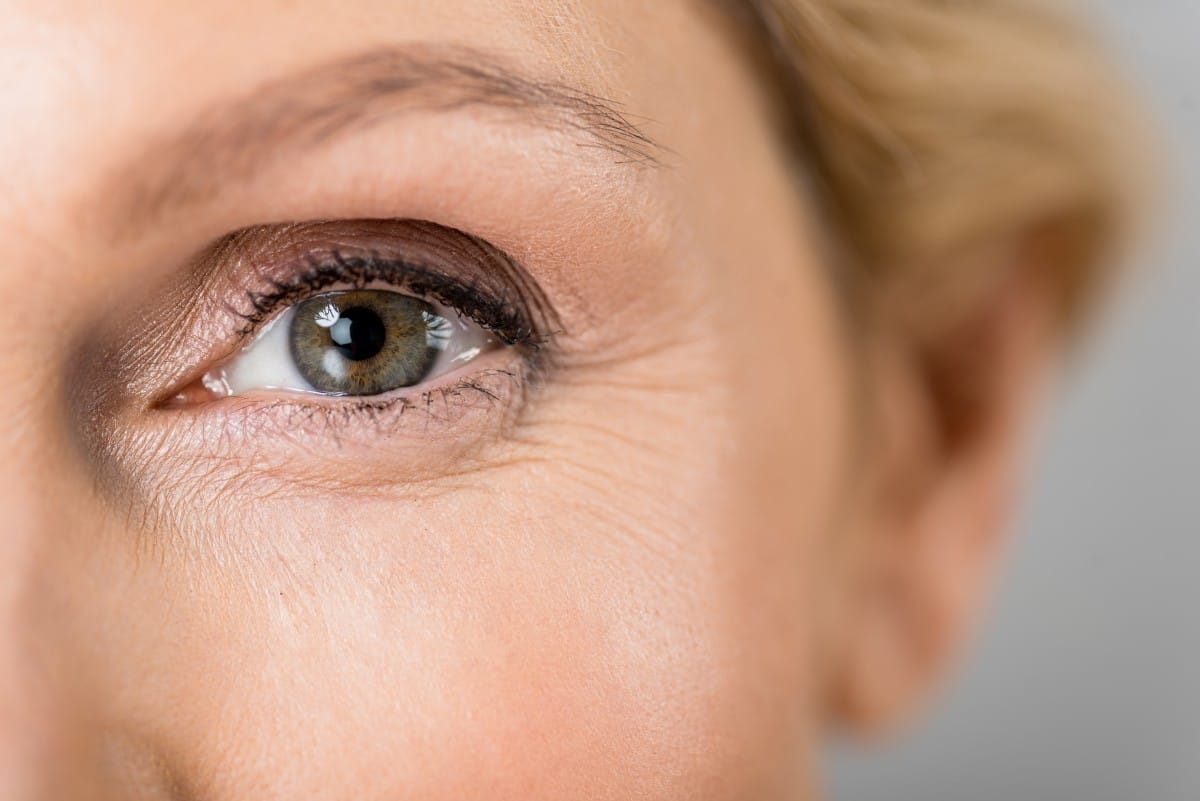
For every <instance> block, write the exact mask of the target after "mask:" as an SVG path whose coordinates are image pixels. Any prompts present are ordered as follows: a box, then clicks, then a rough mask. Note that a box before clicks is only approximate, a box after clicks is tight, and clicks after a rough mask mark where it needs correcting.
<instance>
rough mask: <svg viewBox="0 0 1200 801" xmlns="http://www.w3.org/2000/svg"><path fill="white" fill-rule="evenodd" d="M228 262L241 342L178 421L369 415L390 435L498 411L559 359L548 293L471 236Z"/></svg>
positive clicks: (277, 243)
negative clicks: (408, 418)
mask: <svg viewBox="0 0 1200 801" xmlns="http://www.w3.org/2000/svg"><path fill="white" fill-rule="evenodd" d="M215 252H216V254H217V255H216V256H215V257H214V258H215V260H216V261H217V262H218V263H217V264H215V265H214V266H212V267H211V270H212V271H213V272H216V273H219V272H221V271H222V270H224V269H226V268H227V267H228V266H229V265H232V268H231V271H232V273H233V275H232V276H227V277H226V278H225V280H224V281H216V282H214V283H215V284H217V285H218V286H217V287H216V288H215V289H214V292H215V294H216V295H217V296H220V295H221V294H222V293H224V294H226V295H228V294H231V293H232V294H233V295H235V296H237V295H240V296H241V297H240V299H238V300H236V301H233V302H229V301H227V302H225V303H224V304H223V307H224V308H225V309H226V310H227V313H226V314H225V315H223V317H222V318H221V320H223V323H222V324H224V325H225V326H227V327H236V328H237V332H236V334H237V336H236V337H235V340H234V342H233V343H232V346H231V347H229V348H228V350H227V351H226V352H225V353H224V354H216V355H214V356H212V357H211V358H210V359H209V360H208V363H207V364H204V365H203V369H202V372H201V371H197V373H199V374H198V375H197V373H193V374H192V376H191V377H190V378H189V379H188V380H187V381H185V382H184V384H183V386H182V387H180V388H179V389H177V390H174V391H172V392H171V393H169V396H168V397H167V398H166V399H165V400H164V402H163V403H162V404H161V406H162V407H163V408H164V409H166V410H171V411H178V410H179V409H180V408H183V409H185V410H189V411H192V412H203V411H204V410H205V409H206V408H207V407H212V408H214V409H225V410H226V411H227V412H228V413H230V414H237V415H239V416H240V418H241V419H242V420H243V421H245V419H246V418H247V417H249V416H252V415H255V414H260V413H261V414H262V415H271V414H275V415H277V416H278V415H279V414H280V410H281V409H283V410H285V411H286V414H287V420H288V422H289V424H290V423H291V421H294V420H295V412H296V411H297V410H302V411H303V410H307V411H308V412H309V413H310V414H311V415H324V416H325V418H326V419H327V421H335V422H336V423H337V424H338V425H339V426H341V427H343V428H344V427H348V426H352V425H354V424H355V421H354V417H355V415H356V414H357V413H358V412H366V413H368V414H369V416H370V418H371V421H372V422H373V423H376V424H378V423H379V422H380V421H381V415H382V414H383V412H385V411H386V410H388V409H390V408H392V407H396V408H397V409H398V411H400V412H403V411H404V410H405V409H408V408H413V407H419V408H421V409H422V410H430V409H432V408H433V406H434V404H433V400H434V399H436V400H437V406H438V407H439V408H441V409H445V408H446V407H448V406H449V404H451V403H452V402H455V401H457V400H463V399H465V398H467V397H468V396H470V395H471V394H472V393H474V394H476V395H479V396H482V397H484V398H485V399H487V400H488V402H489V406H495V405H496V401H497V399H498V398H500V397H501V395H502V394H504V393H502V392H501V389H511V388H512V387H513V386H514V385H517V384H520V383H521V382H524V381H526V380H527V379H528V378H529V377H530V375H531V374H534V373H536V374H538V375H541V373H542V372H543V371H544V368H545V366H546V362H547V360H548V357H549V354H548V350H549V348H548V344H549V341H550V339H551V337H552V335H553V334H554V333H555V330H556V328H555V325H554V324H553V322H552V321H553V320H555V316H554V314H553V311H552V309H550V307H549V304H548V302H547V301H546V299H545V296H544V295H543V294H542V293H541V292H540V290H539V289H538V287H537V285H536V283H535V282H533V280H532V278H531V277H529V276H528V274H527V273H526V272H525V271H524V270H523V269H522V268H521V267H520V266H519V265H517V264H516V263H515V262H514V261H513V260H512V259H510V258H509V257H507V256H506V255H505V254H503V253H501V252H500V251H499V250H497V249H495V248H493V247H491V246H490V245H488V243H486V242H484V241H482V240H479V239H476V238H474V237H471V236H470V235H468V234H465V233H463V232H460V231H456V230H453V229H448V228H444V227H441V226H437V225H435V224H433V223H424V222H416V221H382V220H380V221H357V222H353V223H339V222H321V223H310V224H301V225H291V226H282V227H277V228H275V229H272V228H271V227H265V228H263V229H257V230H249V231H244V232H238V233H236V234H234V235H231V236H230V237H228V238H227V240H226V241H224V242H223V243H222V244H221V246H220V247H218V248H216V250H215ZM212 327H213V326H211V325H210V326H208V328H209V329H210V330H211V329H212ZM489 381H490V382H491V384H492V385H495V384H496V382H500V383H502V384H503V385H504V387H496V386H490V385H489ZM509 394H513V393H509ZM515 394H520V393H515ZM222 401H225V403H224V404H222V403H221V402H222ZM230 403H233V404H234V405H232V406H231V405H230Z"/></svg>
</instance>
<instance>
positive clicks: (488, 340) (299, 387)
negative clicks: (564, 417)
mask: <svg viewBox="0 0 1200 801" xmlns="http://www.w3.org/2000/svg"><path fill="white" fill-rule="evenodd" d="M500 346H501V345H500V343H499V342H498V341H497V340H496V339H495V338H494V337H492V336H491V335H490V334H489V333H488V332H487V331H485V330H484V329H483V328H482V327H480V326H479V325H478V324H476V323H473V322H470V321H468V320H464V319H463V318H462V317H460V316H459V315H458V314H456V313H455V312H454V311H452V310H450V309H447V308H445V307H443V306H440V305H438V304H436V303H432V302H430V301H426V300H422V299H421V298H416V297H413V296H411V295H405V294H401V293H399V292H391V291H388V290H382V289H365V290H353V291H345V292H327V293H323V294H320V295H315V296H313V297H311V298H308V299H307V300H304V301H301V302H300V303H297V304H295V305H294V306H292V307H290V308H289V309H287V310H286V311H285V312H283V314H281V315H279V316H278V317H276V318H275V319H274V320H272V321H271V322H269V323H268V324H267V325H266V326H264V327H263V330H262V331H261V332H260V334H259V335H258V336H257V337H256V338H255V340H254V341H253V342H251V343H250V344H249V345H248V346H246V347H245V348H244V349H243V350H242V351H241V352H240V353H238V354H237V355H236V356H235V357H234V358H233V359H232V360H231V361H229V362H227V363H226V364H225V365H223V366H222V367H221V368H219V369H218V370H214V371H213V372H211V373H209V374H208V375H207V376H205V378H204V384H205V386H206V387H208V388H209V389H210V390H219V391H220V393H221V394H224V395H240V394H244V393H246V392H250V391H252V390H293V391H300V392H315V393H320V394H324V395H353V396H365V395H379V394H382V393H385V392H389V391H391V390H394V389H401V388H404V387H411V386H416V385H418V384H421V383H423V382H425V381H428V380H431V379H433V378H436V377H437V376H439V375H442V374H445V373H447V372H449V371H451V370H453V369H455V368H456V367H458V366H460V365H463V364H466V363H467V362H470V361H471V360H473V359H475V358H476V357H478V356H479V355H480V354H482V353H484V352H485V351H487V350H490V349H492V348H494V347H500Z"/></svg>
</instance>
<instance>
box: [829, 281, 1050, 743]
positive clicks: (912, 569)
mask: <svg viewBox="0 0 1200 801" xmlns="http://www.w3.org/2000/svg"><path fill="white" fill-rule="evenodd" d="M1051 319H1052V314H1051V304H1050V303H1049V300H1048V294H1047V293H1045V292H1043V291H1041V288H1040V287H1039V285H1038V283H1037V282H1036V281H1034V280H1026V279H1024V278H1022V279H1021V280H1013V281H1012V282H1011V283H1008V284H1006V285H1005V286H1004V288H1003V291H1000V292H996V293H994V294H991V295H989V297H988V298H987V300H986V303H984V304H983V306H982V307H981V308H979V309H978V310H977V313H975V314H972V315H971V316H970V318H969V319H968V320H967V321H966V322H965V323H964V324H963V325H962V326H961V327H959V328H957V330H955V331H948V332H944V336H945V337H946V339H944V340H942V341H940V342H938V343H935V345H936V346H937V347H933V348H929V347H925V348H920V349H914V348H912V347H910V346H909V345H910V342H911V341H906V340H905V339H904V338H902V337H896V338H892V339H890V340H889V341H888V342H887V343H884V344H883V345H881V347H880V349H879V351H878V352H877V355H876V368H875V370H874V379H873V384H872V386H874V387H875V396H874V403H873V406H872V408H873V410H874V415H875V416H874V426H873V428H872V430H873V431H875V432H876V436H875V437H874V438H873V441H872V442H870V443H868V444H867V445H866V447H865V449H864V450H865V456H864V459H865V461H866V462H867V463H868V465H867V466H868V467H869V470H868V474H869V475H870V476H871V482H870V487H869V489H868V490H866V491H865V492H864V493H863V494H861V495H860V501H859V503H860V509H859V512H858V514H857V516H856V518H855V523H854V526H853V530H852V531H850V532H848V533H847V536H849V537H850V540H851V544H850V545H849V546H847V547H848V550H847V551H846V554H847V556H845V557H844V558H843V559H842V560H841V563H842V564H843V566H844V569H845V574H844V575H843V576H841V577H840V579H839V582H840V584H839V591H838V595H839V597H838V600H837V601H836V602H835V603H836V606H837V612H836V614H835V618H836V620H837V623H836V629H837V630H836V632H835V633H834V634H833V637H834V639H835V640H836V641H837V643H838V645H837V647H836V649H835V653H836V654H837V656H836V658H835V659H836V666H835V668H834V673H833V674H832V675H831V693H830V702H831V712H832V716H833V718H834V719H835V720H836V721H837V722H838V723H839V724H841V725H843V726H845V727H848V728H849V729H851V730H852V731H859V732H865V733H877V732H881V731H886V730H888V729H890V728H891V727H893V726H894V725H896V724H898V723H900V722H902V721H903V720H904V719H906V718H907V717H908V713H909V712H910V710H911V709H912V708H913V707H914V706H915V705H917V704H918V703H919V702H920V701H921V700H922V699H923V698H924V697H925V696H926V695H927V694H928V693H929V692H930V690H931V689H932V687H933V686H934V684H935V683H936V680H937V679H938V678H939V677H940V676H941V675H942V674H943V673H944V672H945V670H946V669H947V667H948V666H949V665H950V664H952V662H953V658H954V656H955V655H956V654H957V652H958V651H959V649H960V646H961V644H962V642H963V640H964V639H965V637H966V636H967V634H968V632H969V630H970V628H971V626H970V623H971V621H972V620H973V618H974V617H975V612H976V610H977V607H978V605H979V602H980V600H981V598H982V596H983V595H984V591H985V590H986V588H987V586H988V584H989V576H990V575H991V573H992V570H993V568H994V565H995V562H996V555H997V552H998V550H999V546H1000V544H1001V541H1002V536H1001V535H1002V533H1003V531H1004V529H1005V527H1006V524H1007V522H1008V516H1009V514H1010V512H1011V510H1012V507H1013V505H1014V495H1015V492H1014V487H1015V485H1016V482H1017V478H1018V474H1019V467H1020V465H1021V463H1022V461H1023V459H1022V458H1021V457H1022V453H1023V446H1024V444H1025V443H1026V441H1027V440H1028V438H1029V434H1030V429H1031V428H1032V426H1033V422H1034V417H1035V414H1034V412H1035V410H1036V409H1037V407H1038V403H1037V401H1038V400H1039V399H1040V398H1041V396H1042V388H1043V385H1044V382H1045V377H1046V375H1047V373H1048V370H1047V367H1048V366H1049V364H1050V362H1051V359H1050V356H1051V355H1052V353H1053V347H1052V343H1053V340H1054V337H1053V334H1052V326H1051V325H1050V321H1051ZM896 343H903V345H897V344H896ZM939 359H940V360H943V361H941V362H939V363H935V361H936V360H939ZM957 402H961V403H963V404H965V405H964V406H955V405H954V404H955V403H957Z"/></svg>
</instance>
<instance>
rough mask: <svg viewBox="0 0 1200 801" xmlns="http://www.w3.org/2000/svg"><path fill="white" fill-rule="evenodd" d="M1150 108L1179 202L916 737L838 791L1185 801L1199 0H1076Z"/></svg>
mask: <svg viewBox="0 0 1200 801" xmlns="http://www.w3.org/2000/svg"><path fill="white" fill-rule="evenodd" d="M1089 5H1090V6H1092V7H1094V9H1095V11H1096V13H1097V14H1098V15H1099V18H1100V20H1101V22H1102V23H1103V24H1104V26H1105V28H1106V30H1107V31H1108V33H1109V38H1110V39H1111V40H1112V41H1113V43H1114V45H1115V46H1116V47H1117V49H1118V51H1119V52H1120V53H1121V54H1122V55H1123V56H1124V60H1125V61H1126V63H1127V64H1128V65H1129V67H1130V68H1131V70H1132V72H1133V74H1134V75H1135V77H1136V78H1137V79H1138V80H1139V81H1140V83H1141V84H1142V85H1143V86H1144V87H1145V89H1146V91H1147V92H1148V93H1149V95H1150V96H1151V98H1152V99H1153V101H1154V102H1155V103H1156V104H1157V107H1158V110H1159V113H1160V115H1161V116H1162V117H1163V118H1164V120H1165V124H1166V127H1167V128H1168V134H1169V136H1170V138H1171V140H1172V141H1171V144H1172V146H1173V147H1174V151H1175V152H1174V168H1173V170H1172V173H1173V180H1174V182H1175V191H1174V193H1173V199H1174V209H1173V210H1172V213H1171V215H1170V218H1169V219H1168V221H1167V222H1166V225H1165V228H1166V236H1165V246H1163V247H1161V248H1160V250H1159V251H1158V253H1157V255H1156V257H1155V258H1154V262H1155V265H1154V267H1155V271H1154V272H1152V274H1151V275H1149V276H1148V277H1147V278H1145V279H1143V280H1142V281H1141V282H1140V283H1139V284H1138V286H1136V287H1134V291H1133V293H1132V295H1131V296H1130V297H1129V298H1128V300H1127V302H1125V303H1124V304H1123V305H1122V307H1121V308H1119V309H1118V310H1117V313H1116V315H1115V316H1114V319H1112V320H1111V324H1110V325H1109V326H1108V328H1107V329H1106V330H1105V331H1103V332H1102V335H1101V336H1100V338H1099V339H1098V340H1097V341H1096V342H1095V343H1094V345H1093V347H1092V348H1091V349H1090V351H1089V353H1088V354H1087V359H1086V360H1085V361H1084V362H1083V363H1082V364H1080V365H1079V366H1078V367H1077V368H1076V370H1075V371H1074V374H1073V376H1072V377H1071V379H1070V380H1069V381H1068V383H1067V385H1066V386H1065V387H1064V389H1063V392H1062V396H1061V398H1060V402H1059V403H1058V405H1057V408H1056V409H1055V412H1054V414H1053V415H1052V417H1051V419H1050V420H1049V430H1048V432H1047V438H1046V440H1045V442H1044V444H1043V446H1042V448H1041V453H1040V457H1039V458H1038V460H1037V464H1036V469H1035V473H1034V476H1033V482H1032V484H1031V494H1030V496H1029V497H1028V499H1027V502H1026V506H1025V509H1024V512H1023V514H1022V518H1021V524H1020V525H1019V527H1018V532H1017V539H1016V541H1015V543H1014V547H1013V548H1012V550H1011V551H1010V555H1009V562H1008V564H1007V566H1006V574H1005V575H1004V576H1003V581H1002V583H1001V585H1000V594H999V598H998V599H997V602H996V605H995V607H994V608H993V610H992V612H991V614H990V616H989V618H988V619H987V620H986V621H985V625H984V630H983V633H982V638H981V640H980V641H979V642H977V644H976V650H975V653H974V655H973V657H972V658H971V659H970V661H969V663H968V664H967V665H966V666H965V669H964V670H963V671H962V673H961V674H960V675H959V677H958V680H957V682H956V683H955V685H954V686H953V687H951V688H950V689H949V691H948V693H947V694H946V695H945V696H944V697H943V698H942V699H941V702H940V704H939V705H938V706H937V707H936V708H935V709H934V710H933V714H932V717H931V719H930V720H928V721H927V722H926V724H925V726H924V728H922V729H921V730H919V731H917V732H916V733H914V734H912V735H910V736H909V737H908V738H906V739H904V740H902V741H901V742H900V743H899V744H898V745H895V746H892V747H891V748H890V749H889V750H886V751H883V752H864V751H854V752H851V751H850V750H848V749H843V750H841V751H839V752H838V753H837V754H835V758H834V760H833V775H832V777H830V778H831V780H832V781H831V785H832V786H831V788H830V789H831V793H830V794H831V795H832V796H833V798H835V799H837V800H838V801H884V800H885V799H886V801H1027V800H1029V801H1034V800H1036V801H1043V800H1044V801H1200V514H1198V513H1197V500H1198V498H1200V421H1198V419H1197V418H1198V417H1200V258H1198V257H1200V219H1198V218H1197V216H1196V214H1195V210H1196V209H1197V207H1198V206H1200V0H1091V2H1090V3H1089Z"/></svg>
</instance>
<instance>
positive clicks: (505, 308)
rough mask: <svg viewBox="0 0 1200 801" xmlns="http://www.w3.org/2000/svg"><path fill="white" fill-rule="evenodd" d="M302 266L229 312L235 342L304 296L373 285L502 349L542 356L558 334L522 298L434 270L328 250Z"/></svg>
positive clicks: (252, 292) (253, 331) (251, 295)
mask: <svg viewBox="0 0 1200 801" xmlns="http://www.w3.org/2000/svg"><path fill="white" fill-rule="evenodd" d="M305 264H306V269H305V271H304V272H301V273H299V274H298V275H296V276H295V277H294V278H292V279H289V280H287V281H279V280H271V281H270V282H269V283H270V286H271V288H270V290H269V291H266V292H255V291H248V292H247V293H246V299H247V302H248V303H249V307H250V308H249V311H245V310H242V311H239V310H234V313H235V314H237V315H238V316H239V317H241V318H242V319H243V320H244V322H245V325H244V327H243V329H242V331H241V332H240V333H239V339H240V340H242V341H244V340H246V339H248V338H250V337H251V336H253V335H254V334H255V333H256V332H257V331H258V330H259V329H260V328H261V327H262V326H263V324H264V323H266V322H267V321H268V320H270V319H271V318H272V317H274V316H275V314H276V313H277V312H279V311H281V310H283V309H286V308H287V307H288V306H290V305H292V304H294V303H297V302H299V301H301V300H303V299H305V298H306V297H309V296H311V295H315V294H317V293H319V292H322V291H324V290H327V289H330V288H331V287H336V286H349V287H353V288H355V289H365V288H367V287H368V286H370V285H372V284H376V283H380V284H386V285H388V286H389V287H392V288H394V289H397V290H400V291H403V292H408V293H410V294H412V295H415V296H417V297H422V298H426V299H431V300H435V301H437V302H439V303H441V304H443V305H445V306H447V307H449V308H451V309H453V310H454V311H456V312H458V313H459V314H461V315H463V316H464V317H468V318H470V319H471V320H473V321H474V322H475V323H476V324H478V325H479V326H480V327H481V328H483V329H485V330H487V331H488V332H490V333H492V334H494V335H495V336H496V337H497V338H499V339H500V341H501V342H503V343H504V344H505V345H509V346H511V347H514V348H517V349H518V350H520V351H522V352H524V353H526V354H528V355H535V354H538V353H541V352H542V350H543V348H544V346H545V345H547V344H548V343H549V342H550V340H551V339H552V338H553V336H554V335H555V334H556V333H557V332H553V331H552V332H545V333H543V332H540V331H538V330H537V327H536V326H535V324H534V323H533V322H532V321H531V320H530V319H529V314H528V313H527V312H526V311H525V307H526V306H528V305H529V303H530V301H529V299H527V298H523V297H518V298H516V299H504V298H498V297H496V296H495V294H494V293H492V292H490V291H488V290H484V289H482V288H481V287H480V286H479V284H478V282H471V283H465V282H463V281H460V280H458V279H456V278H453V277H451V276H448V275H446V274H444V273H442V272H440V271H438V270H434V269H432V268H429V267H426V266H422V265H419V264H414V263H411V262H408V261H404V260H402V259H392V258H385V257H381V256H378V255H368V256H361V255H350V254H345V253H342V252H339V251H330V252H329V253H327V254H325V255H323V256H317V255H310V256H308V257H307V258H306V259H305Z"/></svg>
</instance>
